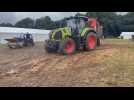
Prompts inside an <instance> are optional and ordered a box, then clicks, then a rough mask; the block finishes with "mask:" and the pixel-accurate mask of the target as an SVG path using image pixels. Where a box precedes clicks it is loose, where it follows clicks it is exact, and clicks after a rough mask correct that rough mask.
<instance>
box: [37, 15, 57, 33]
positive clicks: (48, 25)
mask: <svg viewBox="0 0 134 100" xmlns="http://www.w3.org/2000/svg"><path fill="white" fill-rule="evenodd" d="M55 25H56V24H55V23H54V22H53V21H52V20H51V18H50V17H49V16H45V17H41V18H39V19H36V22H35V28H38V29H47V30H50V29H53V27H54V26H55Z"/></svg>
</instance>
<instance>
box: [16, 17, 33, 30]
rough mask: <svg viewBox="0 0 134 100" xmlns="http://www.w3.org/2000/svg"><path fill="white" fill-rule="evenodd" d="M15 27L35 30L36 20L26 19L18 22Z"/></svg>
mask: <svg viewBox="0 0 134 100" xmlns="http://www.w3.org/2000/svg"><path fill="white" fill-rule="evenodd" d="M15 26H16V27H21V28H34V20H33V19H31V18H25V19H22V20H20V21H18V22H17V23H16V24H15Z"/></svg>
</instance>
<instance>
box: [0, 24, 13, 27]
mask: <svg viewBox="0 0 134 100" xmlns="http://www.w3.org/2000/svg"><path fill="white" fill-rule="evenodd" d="M0 26H1V27H13V25H12V24H11V23H1V24H0Z"/></svg>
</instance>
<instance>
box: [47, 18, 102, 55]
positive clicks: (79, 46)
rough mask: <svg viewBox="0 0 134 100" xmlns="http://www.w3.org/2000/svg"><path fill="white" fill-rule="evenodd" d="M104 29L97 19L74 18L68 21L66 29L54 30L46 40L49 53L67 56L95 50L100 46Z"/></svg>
mask: <svg viewBox="0 0 134 100" xmlns="http://www.w3.org/2000/svg"><path fill="white" fill-rule="evenodd" d="M101 36H102V27H101V26H100V24H99V22H97V19H95V18H88V17H86V16H74V17H71V18H68V19H66V27H64V28H59V29H55V30H52V31H51V32H50V33H49V39H48V40H45V49H46V51H47V52H55V51H56V52H59V53H62V54H65V55H69V54H73V53H75V51H76V50H86V51H89V50H94V49H95V48H96V46H100V44H101V43H100V41H101Z"/></svg>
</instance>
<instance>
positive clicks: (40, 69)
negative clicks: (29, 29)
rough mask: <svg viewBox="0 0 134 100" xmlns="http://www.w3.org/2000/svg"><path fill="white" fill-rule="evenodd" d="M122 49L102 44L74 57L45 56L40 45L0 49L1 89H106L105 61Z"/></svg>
mask: <svg viewBox="0 0 134 100" xmlns="http://www.w3.org/2000/svg"><path fill="white" fill-rule="evenodd" d="M119 48H124V47H123V46H120V47H119V46H116V45H109V44H103V45H102V46H101V47H98V48H97V49H96V50H95V51H91V52H83V51H80V52H78V53H76V54H75V55H70V56H64V55H60V54H48V53H46V52H45V50H44V48H43V44H42V43H37V44H36V46H35V47H33V48H22V49H14V50H12V49H9V48H7V47H6V46H5V47H3V48H0V86H20V87H21V86H22V87H23V86H33V87H34V86H56V87H59V86H106V84H105V83H104V82H103V80H102V74H103V73H104V72H105V66H104V65H103V64H102V62H103V59H104V58H108V57H110V56H111V55H113V54H116V52H117V50H118V49H119Z"/></svg>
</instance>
